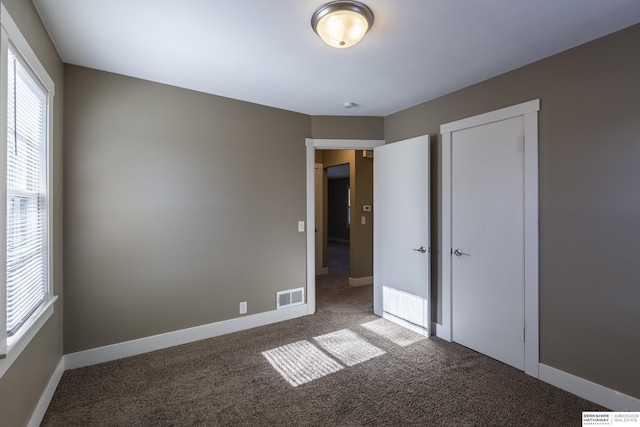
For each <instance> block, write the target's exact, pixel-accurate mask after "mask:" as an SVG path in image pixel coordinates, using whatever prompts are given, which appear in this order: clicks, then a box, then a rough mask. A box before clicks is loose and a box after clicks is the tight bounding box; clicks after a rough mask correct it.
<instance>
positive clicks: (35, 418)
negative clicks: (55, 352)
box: [27, 356, 65, 427]
mask: <svg viewBox="0 0 640 427" xmlns="http://www.w3.org/2000/svg"><path fill="white" fill-rule="evenodd" d="M64 371H65V365H64V356H62V357H61V358H60V362H58V365H57V366H56V369H55V371H53V375H51V378H50V379H49V382H48V383H47V386H46V387H45V389H44V391H43V392H42V395H41V396H40V400H38V404H37V405H36V409H35V410H34V411H33V414H31V419H30V420H29V424H27V427H38V426H39V425H40V423H42V420H43V419H44V415H45V414H46V413H47V408H48V407H49V404H50V403H51V399H53V394H54V393H55V392H56V388H57V387H58V384H59V383H60V378H62V374H64Z"/></svg>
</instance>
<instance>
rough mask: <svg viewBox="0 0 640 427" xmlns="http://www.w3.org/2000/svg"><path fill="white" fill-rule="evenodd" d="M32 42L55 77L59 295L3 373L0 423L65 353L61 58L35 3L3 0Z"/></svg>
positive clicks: (26, 402) (24, 406)
mask: <svg viewBox="0 0 640 427" xmlns="http://www.w3.org/2000/svg"><path fill="white" fill-rule="evenodd" d="M2 4H3V5H4V6H5V7H6V8H7V10H8V12H9V14H10V15H11V17H12V18H13V20H14V21H15V22H16V24H17V25H18V27H19V28H20V31H21V33H22V35H23V36H24V37H25V38H26V39H27V42H28V43H29V46H31V49H33V51H34V52H35V53H36V55H37V56H38V58H39V60H40V62H41V63H42V65H44V67H45V68H46V70H47V73H48V74H49V76H50V77H51V78H52V79H53V81H54V83H55V86H56V96H55V100H54V103H55V104H54V111H53V117H54V119H53V120H54V122H53V130H54V136H53V153H52V156H53V167H54V171H53V174H54V176H53V183H52V196H53V200H54V201H53V236H54V248H53V260H52V268H53V284H54V293H55V294H56V295H58V297H59V299H58V301H57V302H56V304H55V307H54V314H53V316H52V317H51V318H50V319H49V321H48V322H47V323H46V324H45V326H44V327H43V328H42V329H41V330H40V332H39V333H38V334H37V335H36V337H35V338H34V339H33V340H32V341H31V343H30V344H29V346H27V348H26V349H25V350H24V351H23V352H22V354H21V355H20V357H19V358H18V359H17V360H16V361H15V362H14V364H13V365H12V366H11V368H10V369H9V371H7V372H6V373H5V374H4V376H3V377H2V378H0V425H2V426H7V427H11V426H24V425H26V424H27V422H28V421H29V419H30V418H31V415H32V413H33V410H34V409H35V407H36V405H37V403H38V400H39V399H40V396H41V394H42V391H43V390H44V388H45V386H46V385H47V383H48V382H49V379H50V378H51V375H52V374H53V372H54V370H55V368H56V366H57V364H58V363H59V362H60V360H61V358H62V311H63V310H62V300H63V295H62V294H63V292H62V288H63V286H62V280H63V274H62V242H63V238H62V237H63V236H62V152H63V148H62V109H63V107H62V106H63V98H64V86H63V66H62V61H60V58H59V57H58V54H57V52H56V50H55V48H54V46H53V44H52V43H51V40H50V39H49V36H48V35H47V32H46V31H45V29H44V26H43V25H42V22H41V21H40V17H39V16H38V14H37V13H36V11H35V9H34V7H33V4H32V3H31V2H30V1H25V0H3V1H2Z"/></svg>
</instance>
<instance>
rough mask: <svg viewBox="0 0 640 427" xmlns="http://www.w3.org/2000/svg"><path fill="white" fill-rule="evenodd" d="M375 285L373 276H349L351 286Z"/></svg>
mask: <svg viewBox="0 0 640 427" xmlns="http://www.w3.org/2000/svg"><path fill="white" fill-rule="evenodd" d="M368 285H373V276H366V277H349V286H353V287H354V288H357V287H358V286H368Z"/></svg>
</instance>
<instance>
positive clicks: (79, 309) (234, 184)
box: [64, 65, 311, 353]
mask: <svg viewBox="0 0 640 427" xmlns="http://www.w3.org/2000/svg"><path fill="white" fill-rule="evenodd" d="M64 71H65V83H66V86H65V141H66V151H65V165H66V167H65V194H66V197H65V225H66V229H65V230H66V231H65V268H66V282H65V290H66V292H67V300H66V306H65V307H66V310H65V333H64V350H65V353H72V352H76V351H80V350H85V349H90V348H94V347H99V346H104V345H108V344H113V343H118V342H122V341H127V340H132V339H136V338H142V337H146V336H149V335H155V334H160V333H164V332H169V331H174V330H179V329H183V328H188V327H192V326H198V325H203V324H208V323H212V322H218V321H221V320H226V319H231V318H235V317H239V314H238V304H239V302H241V301H247V302H248V314H249V315H250V314H256V313H260V312H266V311H270V310H275V308H276V307H275V293H276V291H279V290H285V289H291V288H296V287H301V286H305V282H306V265H305V247H306V246H305V245H306V243H305V233H299V232H298V231H297V222H298V221H299V220H304V218H305V212H306V206H305V145H304V140H305V138H307V137H309V136H310V134H311V127H310V117H309V116H306V115H302V114H297V113H292V112H287V111H283V110H277V109H273V108H268V107H264V106H259V105H255V104H249V103H245V102H240V101H235V100H231V99H226V98H220V97H216V96H212V95H206V94H202V93H198V92H193V91H189V90H184V89H179V88H175V87H170V86H166V85H161V84H156V83H151V82H147V81H142V80H138V79H133V78H128V77H124V76H120V75H115V74H109V73H105V72H100V71H96V70H91V69H87V68H81V67H76V66H71V65H65V70H64Z"/></svg>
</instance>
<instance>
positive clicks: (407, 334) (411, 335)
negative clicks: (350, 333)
mask: <svg viewBox="0 0 640 427" xmlns="http://www.w3.org/2000/svg"><path fill="white" fill-rule="evenodd" d="M361 326H362V327H364V328H367V329H369V330H370V331H372V332H375V333H376V334H378V335H380V336H382V337H383V338H386V339H388V340H389V341H391V342H393V343H395V344H397V345H399V346H401V347H406V346H408V345H411V344H413V343H416V342H418V341H420V340H423V339H425V338H426V337H425V336H424V335H420V334H419V333H417V332H413V331H411V330H409V329H407V328H403V327H402V326H400V325H397V324H395V323H393V322H390V321H388V320H386V319H378V320H374V321H372V322H368V323H364V324H363V325H361Z"/></svg>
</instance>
